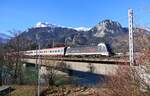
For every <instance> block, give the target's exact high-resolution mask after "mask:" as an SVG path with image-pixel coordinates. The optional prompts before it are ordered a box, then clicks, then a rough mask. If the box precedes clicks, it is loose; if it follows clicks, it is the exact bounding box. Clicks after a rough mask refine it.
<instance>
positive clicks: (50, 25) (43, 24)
mask: <svg viewBox="0 0 150 96" xmlns="http://www.w3.org/2000/svg"><path fill="white" fill-rule="evenodd" d="M34 27H35V28H40V27H53V28H55V27H57V26H56V25H53V24H49V23H48V22H45V23H44V22H38V23H37V24H36V25H35V26H34Z"/></svg>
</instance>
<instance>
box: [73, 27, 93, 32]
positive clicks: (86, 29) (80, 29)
mask: <svg viewBox="0 0 150 96" xmlns="http://www.w3.org/2000/svg"><path fill="white" fill-rule="evenodd" d="M73 29H75V30H77V31H89V30H90V29H91V28H88V27H78V28H73Z"/></svg>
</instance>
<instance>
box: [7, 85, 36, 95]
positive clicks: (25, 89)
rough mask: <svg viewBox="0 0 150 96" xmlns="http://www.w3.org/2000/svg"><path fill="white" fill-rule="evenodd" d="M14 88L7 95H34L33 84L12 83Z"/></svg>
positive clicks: (34, 88)
mask: <svg viewBox="0 0 150 96" xmlns="http://www.w3.org/2000/svg"><path fill="white" fill-rule="evenodd" d="M11 87H12V88H14V89H15V90H14V91H12V92H11V93H10V94H9V95H8V96H35V93H36V92H35V91H36V87H35V86H33V85H19V86H18V85H13V86H11Z"/></svg>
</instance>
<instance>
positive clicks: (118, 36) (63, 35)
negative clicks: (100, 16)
mask: <svg viewBox="0 0 150 96" xmlns="http://www.w3.org/2000/svg"><path fill="white" fill-rule="evenodd" d="M141 30H143V29H138V28H137V29H136V31H135V32H134V36H135V40H136V39H137V38H139V37H141V38H142V37H143V36H145V38H144V39H146V42H148V40H150V38H149V37H150V34H149V32H147V31H146V30H144V32H140V31H141ZM36 34H38V35H39V37H40V43H41V46H42V47H43V48H47V47H52V46H54V45H57V44H62V45H66V46H82V45H97V44H98V43H100V42H105V43H107V44H108V45H110V47H112V49H113V51H114V52H127V51H128V28H124V27H122V26H121V24H119V23H118V22H115V21H112V20H104V21H102V22H100V23H98V24H97V25H95V26H94V27H93V28H91V29H89V30H75V29H73V28H66V27H61V26H56V25H52V24H47V23H38V24H36V26H34V27H33V28H29V29H28V30H27V31H24V32H23V33H22V34H21V35H20V36H23V37H25V38H27V39H29V40H32V41H33V42H35V41H36ZM147 34H149V35H147ZM135 43H136V44H135V46H136V48H135V49H136V50H138V49H139V42H137V41H136V42H135Z"/></svg>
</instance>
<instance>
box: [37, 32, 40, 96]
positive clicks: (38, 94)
mask: <svg viewBox="0 0 150 96" xmlns="http://www.w3.org/2000/svg"><path fill="white" fill-rule="evenodd" d="M36 40H37V44H38V48H37V49H38V51H37V50H36V55H37V59H38V60H37V61H39V63H40V42H39V40H40V38H39V36H38V34H36ZM37 53H38V54H37ZM37 61H36V64H37V75H38V82H37V87H38V88H37V96H40V64H38V62H37Z"/></svg>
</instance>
